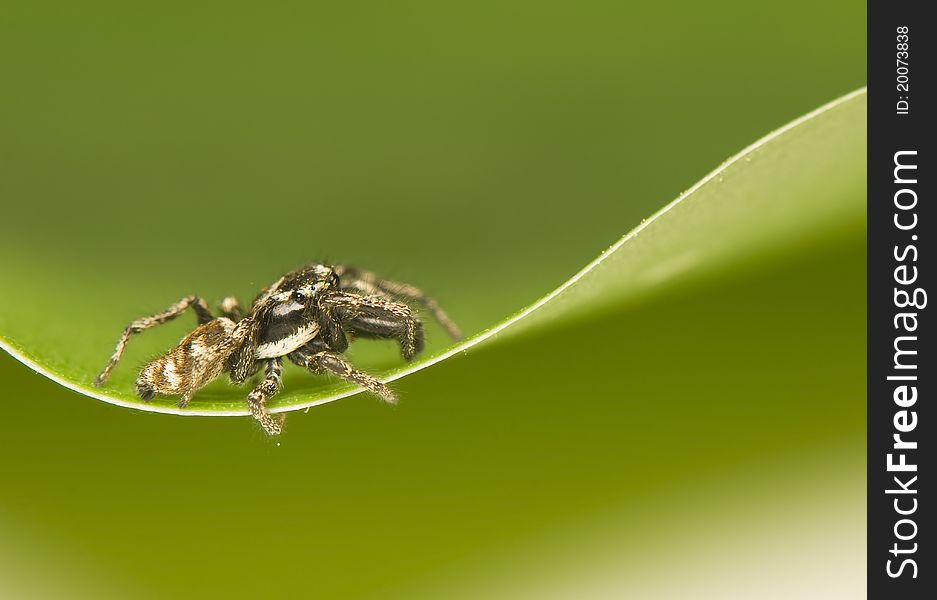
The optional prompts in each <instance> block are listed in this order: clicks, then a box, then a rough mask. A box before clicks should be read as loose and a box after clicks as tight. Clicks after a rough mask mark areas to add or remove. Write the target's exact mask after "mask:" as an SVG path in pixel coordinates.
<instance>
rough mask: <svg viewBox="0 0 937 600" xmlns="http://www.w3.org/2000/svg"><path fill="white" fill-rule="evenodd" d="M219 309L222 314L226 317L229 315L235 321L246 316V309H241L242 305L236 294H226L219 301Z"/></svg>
mask: <svg viewBox="0 0 937 600" xmlns="http://www.w3.org/2000/svg"><path fill="white" fill-rule="evenodd" d="M218 310H219V311H221V314H222V315H223V316H225V317H228V318H229V319H231V320H232V321H234V322H235V323H237V322H238V321H240V320H241V319H243V318H244V311H243V310H241V305H240V303H238V299H237V298H235V297H234V296H226V297H225V298H223V299H222V300H221V302H219V303H218Z"/></svg>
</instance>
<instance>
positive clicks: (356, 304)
mask: <svg viewBox="0 0 937 600" xmlns="http://www.w3.org/2000/svg"><path fill="white" fill-rule="evenodd" d="M322 303H323V304H324V305H326V306H327V307H328V308H329V309H330V310H331V311H332V314H334V315H335V318H337V319H338V320H339V321H340V322H341V324H342V327H343V328H345V329H346V330H348V331H349V333H351V334H353V335H354V334H357V335H361V336H364V337H377V338H393V339H396V340H397V341H399V342H400V353H401V354H402V355H403V357H404V358H405V359H406V360H407V361H411V360H413V357H414V356H416V355H417V354H419V353H420V352H421V351H422V350H423V324H422V323H420V321H419V320H417V318H416V317H415V316H414V315H413V311H412V310H410V307H409V306H407V305H406V304H401V303H400V302H394V301H393V300H390V299H388V298H386V297H384V296H359V295H357V294H349V293H346V292H334V293H331V294H328V295H327V296H325V297H324V298H323V299H322Z"/></svg>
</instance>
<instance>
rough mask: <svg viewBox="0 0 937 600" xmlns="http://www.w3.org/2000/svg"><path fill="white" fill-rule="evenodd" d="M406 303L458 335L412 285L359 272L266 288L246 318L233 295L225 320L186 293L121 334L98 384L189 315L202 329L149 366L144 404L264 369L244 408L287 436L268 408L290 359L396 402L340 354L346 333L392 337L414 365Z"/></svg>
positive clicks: (327, 273)
mask: <svg viewBox="0 0 937 600" xmlns="http://www.w3.org/2000/svg"><path fill="white" fill-rule="evenodd" d="M401 301H409V302H414V303H416V304H420V305H422V306H423V307H424V308H425V309H427V310H428V311H430V312H431V313H433V316H434V317H436V319H437V320H438V321H439V322H440V324H441V325H442V326H443V327H444V328H445V329H446V331H447V332H448V333H449V335H451V336H452V337H453V338H455V339H458V338H459V337H460V336H461V334H460V333H459V329H458V328H457V327H456V325H455V323H453V322H452V321H451V320H450V319H449V317H448V316H446V313H444V312H443V311H442V309H441V308H439V306H438V305H437V304H436V302H435V301H434V300H433V299H432V298H430V297H428V296H426V295H425V294H424V293H423V292H421V291H420V290H419V289H417V288H415V287H413V286H411V285H408V284H405V283H400V282H396V281H389V280H386V279H380V278H378V277H376V276H375V275H373V274H372V273H369V272H367V271H360V270H358V269H355V268H353V267H348V266H336V267H330V266H326V265H320V264H312V265H307V266H305V267H302V268H301V269H297V270H296V271H293V272H291V273H287V274H286V275H284V276H283V277H280V278H279V279H278V280H277V281H275V282H274V283H273V284H272V285H270V286H268V287H266V288H264V289H263V290H261V292H260V294H259V295H258V296H257V297H256V298H255V299H254V301H253V303H252V304H251V307H250V310H249V311H247V314H244V313H243V312H242V310H241V308H240V306H239V305H238V302H237V300H236V299H235V298H233V297H228V298H225V299H224V300H222V302H221V305H220V309H221V313H222V315H223V316H221V317H215V316H213V315H212V313H211V311H210V310H209V308H208V305H207V304H206V303H205V301H204V300H202V299H201V298H199V297H197V296H187V297H185V298H183V299H182V300H180V301H179V302H177V303H175V304H173V305H172V306H170V307H169V308H168V309H166V310H165V311H163V312H161V313H158V314H155V315H152V316H150V317H143V318H141V319H137V320H136V321H134V322H133V323H131V324H130V325H128V326H127V327H125V328H124V331H123V334H122V335H121V336H120V339H119V340H118V341H117V348H116V349H115V350H114V355H113V356H111V360H110V362H108V364H107V366H106V367H105V368H104V370H103V371H102V372H101V374H100V375H98V376H97V378H96V379H95V380H94V384H95V385H102V384H103V383H104V382H105V381H106V380H107V377H108V376H109V375H110V373H111V370H112V369H113V368H114V366H115V365H116V364H117V361H118V360H120V357H121V355H122V354H123V352H124V347H125V346H126V344H127V340H128V339H129V338H130V336H131V335H133V334H134V333H139V332H141V331H144V330H146V329H150V328H152V327H155V326H156V325H160V324H162V323H165V322H167V321H170V320H172V319H174V318H176V317H177V316H179V315H180V314H182V313H183V312H185V310H186V309H187V308H192V309H193V310H194V311H195V314H196V316H197V318H198V323H199V324H198V327H196V328H195V329H194V330H192V332H191V333H189V334H188V335H187V336H185V337H184V338H183V339H182V341H181V342H180V343H179V345H178V346H176V347H175V348H173V349H171V350H170V351H169V352H167V353H166V354H164V355H163V356H160V357H159V358H157V359H155V360H153V361H151V362H150V363H148V364H147V365H146V366H144V367H143V369H142V370H141V371H140V375H139V377H137V383H136V388H137V393H138V394H139V395H140V397H141V398H143V400H144V401H149V400H150V399H151V398H152V397H153V396H154V395H156V394H165V395H172V396H181V400H180V401H179V406H180V407H185V406H186V405H187V404H188V403H189V400H191V398H192V395H193V394H195V392H196V391H198V390H199V388H201V387H202V386H204V385H205V384H207V383H208V382H210V381H212V380H213V379H215V378H217V377H219V376H220V375H221V374H222V373H228V374H229V377H230V378H231V381H233V382H234V383H243V382H244V381H246V380H247V379H248V378H249V377H251V376H252V375H254V374H255V373H257V372H258V371H259V370H260V369H262V368H263V369H264V370H265V376H264V379H263V381H261V382H260V383H259V384H258V385H257V386H256V387H254V389H253V390H252V391H251V392H250V393H249V394H248V396H247V402H248V406H249V407H250V410H251V414H252V415H254V418H255V419H257V420H258V421H259V422H260V424H261V425H262V426H263V428H264V429H265V430H266V431H267V432H268V433H270V434H271V435H275V434H278V433H280V428H281V423H282V420H278V419H274V418H273V417H271V416H270V415H269V414H268V413H267V412H266V410H265V409H264V404H265V403H266V401H267V400H269V399H270V398H271V397H272V396H273V395H274V394H276V393H277V391H278V390H279V388H280V369H281V367H282V363H283V357H284V356H285V357H287V358H289V359H290V360H291V361H292V362H294V363H296V364H297V365H300V366H301V367H304V368H307V369H310V370H312V371H314V372H317V373H322V372H327V373H332V374H334V375H337V376H339V377H341V378H343V379H346V380H348V381H351V382H354V383H357V384H358V385H361V386H362V387H364V388H366V389H368V390H370V391H371V392H373V393H375V394H377V395H378V396H380V397H382V398H383V399H384V400H386V401H388V402H395V401H396V396H395V395H394V392H393V391H392V390H391V389H390V388H389V387H387V386H386V385H385V384H383V383H381V382H380V381H378V380H377V379H375V378H374V377H371V376H370V375H368V374H366V373H362V372H361V371H358V370H356V369H355V368H354V367H353V366H352V365H351V364H350V363H348V361H347V360H345V358H344V357H343V356H342V355H341V354H342V353H343V352H344V351H345V350H346V349H347V348H348V336H351V337H352V338H357V337H366V338H391V339H394V340H397V341H398V342H399V343H400V351H401V354H403V357H404V358H405V359H406V360H408V361H410V360H413V357H414V356H416V355H417V354H418V353H419V352H420V351H421V350H422V349H423V325H422V323H421V322H420V321H419V319H417V317H416V316H415V315H414V313H413V311H412V310H411V308H410V307H409V306H408V305H407V304H404V303H403V302H401Z"/></svg>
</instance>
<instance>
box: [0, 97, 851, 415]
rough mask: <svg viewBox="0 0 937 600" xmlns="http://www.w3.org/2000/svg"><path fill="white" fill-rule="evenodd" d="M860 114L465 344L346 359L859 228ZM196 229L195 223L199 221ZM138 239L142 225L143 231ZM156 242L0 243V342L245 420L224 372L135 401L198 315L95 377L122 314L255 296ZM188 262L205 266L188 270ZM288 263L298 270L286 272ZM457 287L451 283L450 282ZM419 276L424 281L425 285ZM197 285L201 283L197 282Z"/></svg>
mask: <svg viewBox="0 0 937 600" xmlns="http://www.w3.org/2000/svg"><path fill="white" fill-rule="evenodd" d="M865 113H866V92H865V90H864V89H863V90H859V91H856V92H854V93H852V94H849V95H847V96H845V97H843V98H840V99H838V100H836V101H834V102H831V103H830V104H827V105H825V106H823V107H821V108H819V109H817V110H815V111H813V112H811V113H809V114H807V115H805V116H803V117H801V118H800V119H797V120H796V121H794V122H792V123H790V124H788V125H787V126H785V127H783V128H781V129H779V130H777V131H775V132H774V133H771V134H770V135H768V136H766V137H764V138H762V139H761V140H759V141H758V142H756V143H755V144H752V145H751V146H749V147H748V148H746V149H745V150H743V151H742V152H740V153H739V154H737V155H736V156H734V157H732V158H731V159H730V160H728V161H727V162H726V163H724V164H723V165H721V166H720V167H719V168H718V169H716V170H715V171H713V172H712V173H710V174H709V175H707V176H706V177H705V178H703V179H702V180H701V181H700V182H699V183H697V184H696V185H694V186H693V187H692V188H691V189H689V190H688V191H686V192H685V193H684V194H682V195H681V196H680V197H678V198H677V199H676V200H674V201H673V202H671V203H670V204H668V205H667V206H665V207H664V208H662V209H661V210H660V211H658V212H657V213H656V214H654V215H653V216H652V217H650V218H649V219H647V220H645V221H644V222H642V223H641V225H640V226H638V227H637V228H635V229H634V230H632V231H631V232H630V233H628V234H627V235H626V236H624V237H623V238H622V239H621V240H619V241H618V242H617V243H615V244H614V245H613V246H611V247H610V248H609V249H608V250H606V251H605V252H603V253H602V254H601V256H599V257H598V258H596V259H595V260H594V261H593V262H591V263H590V264H588V265H587V266H586V267H585V268H583V269H582V270H581V271H580V272H579V273H577V274H576V275H575V276H573V277H572V278H570V279H569V280H567V281H566V282H565V283H563V284H562V285H561V286H559V287H558V288H557V289H556V290H554V291H553V292H551V293H549V294H548V295H546V296H544V297H542V298H541V299H539V300H538V301H536V302H534V303H533V304H531V305H530V306H528V307H527V308H525V309H523V310H521V311H519V312H517V313H515V314H513V315H512V316H510V317H508V318H506V319H504V320H502V321H500V322H498V323H497V324H495V325H492V326H490V327H488V328H487V329H484V330H483V331H481V332H479V333H476V334H475V335H474V336H472V337H471V338H469V339H467V340H466V341H465V342H463V343H461V344H458V345H455V346H451V347H447V346H446V345H445V340H444V336H442V335H440V334H439V333H440V332H439V330H438V329H436V330H431V331H432V332H434V333H436V335H434V336H432V343H431V345H430V347H429V349H428V352H427V353H426V355H425V356H424V357H423V358H422V359H420V360H418V361H417V362H415V363H414V364H412V365H407V366H403V367H401V366H395V363H396V362H399V360H397V359H395V358H394V355H393V351H392V348H390V347H389V346H388V345H377V346H372V347H371V348H367V347H360V348H359V347H358V345H356V346H355V347H354V348H353V349H352V351H351V353H350V356H351V358H352V359H353V361H354V362H356V364H358V365H359V366H360V367H362V368H364V369H365V370H368V371H370V372H373V373H376V374H378V375H380V376H381V377H382V378H383V379H385V380H388V381H392V380H395V379H399V378H401V377H404V376H406V375H408V374H411V373H413V372H416V371H419V370H420V369H424V368H427V367H429V366H431V365H434V364H436V363H439V362H441V361H443V360H445V359H447V358H449V357H451V356H453V355H456V354H458V353H461V352H464V351H466V350H469V349H472V348H473V347H475V346H477V345H479V344H481V343H483V342H491V341H493V340H498V339H502V338H504V337H506V336H511V335H518V334H520V333H524V332H527V331H530V330H533V329H543V328H547V327H557V326H559V325H561V324H568V323H570V322H572V321H574V320H575V319H580V318H583V317H584V316H585V315H590V314H601V313H602V312H604V311H607V310H610V309H611V308H613V307H620V306H621V305H622V304H626V303H634V302H638V301H641V300H643V299H647V298H649V297H651V296H652V295H653V294H661V293H665V292H666V291H667V290H668V289H669V288H670V287H672V286H677V285H686V284H687V283H690V282H694V281H701V280H705V279H706V278H711V277H714V276H717V275H718V274H719V273H720V272H722V271H724V270H727V269H737V268H757V265H758V264H759V262H761V261H763V260H765V259H766V258H767V257H771V256H777V255H782V254H785V253H790V252H796V251H797V250H798V249H799V248H803V247H806V246H807V245H809V243H810V242H811V241H812V240H815V239H817V238H820V237H835V236H837V235H840V234H841V233H842V232H845V231H854V230H855V229H856V228H857V227H862V224H863V223H864V221H863V219H864V208H865V207H864V204H863V202H862V199H863V198H864V190H865V150H864V149H865ZM567 210H571V211H572V210H575V207H569V208H567ZM573 216H574V215H571V218H572V217H573ZM202 223H205V225H204V226H205V227H206V228H212V227H221V226H222V225H221V223H222V221H220V220H219V221H212V220H208V221H207V222H206V221H204V220H203V221H202ZM194 233H195V234H198V233H200V231H199V230H198V229H195V231H194ZM146 234H147V232H145V231H143V232H141V238H143V237H147V236H146ZM243 245H244V244H243V243H242V242H237V243H234V244H232V247H231V248H224V249H223V252H224V253H226V254H225V257H226V258H227V260H225V261H223V262H225V263H226V264H228V265H230V264H231V263H232V262H233V263H235V264H236V263H237V261H238V259H239V256H238V253H239V252H245V250H244V248H242V246H243ZM164 250H165V254H164V255H163V256H164V257H165V260H164V261H162V262H161V261H159V260H150V261H149V262H144V263H142V264H140V263H138V264H135V265H128V264H126V263H125V262H121V260H120V256H119V253H120V250H119V249H115V253H116V254H118V256H116V257H115V256H112V255H103V256H91V257H90V259H89V258H88V257H84V258H83V257H81V256H65V257H63V256H54V257H53V256H48V255H44V254H43V252H42V249H41V248H32V249H30V251H29V252H25V251H24V249H23V248H17V249H9V248H8V249H6V250H5V251H4V252H3V253H2V256H3V258H2V262H0V277H2V279H0V281H2V283H3V294H2V299H0V347H2V348H3V349H4V350H6V351H7V352H9V353H10V354H11V355H13V356H14V357H15V358H17V359H18V360H20V361H21V362H23V363H24V364H26V365H28V366H30V367H31V368H33V369H34V370H36V371H37V372H39V373H41V374H43V375H45V376H47V377H49V378H51V379H53V380H55V381H56V382H58V383H60V384H61V385H63V386H66V387H68V388H70V389H72V390H75V391H77V392H80V393H82V394H85V395H87V396H90V397H93V398H97V399H100V400H103V401H106V402H110V403H113V404H117V405H121V406H128V407H133V408H138V409H141V410H146V411H153V412H162V413H173V414H186V415H213V416H224V415H245V414H247V410H246V408H245V404H244V400H243V398H244V395H245V394H246V390H245V389H244V388H237V387H234V386H231V385H229V384H227V383H226V382H225V381H221V380H219V381H217V382H215V383H213V384H211V385H209V386H207V387H206V388H205V389H203V390H202V391H201V392H200V393H199V394H197V395H196V397H195V399H194V400H193V403H192V404H191V405H190V406H189V408H187V409H185V410H179V409H178V408H177V407H176V405H175V399H172V398H160V399H156V400H154V401H153V402H150V403H143V402H142V401H140V399H139V398H137V397H136V396H135V395H134V393H133V380H134V379H135V376H136V371H137V370H138V368H139V366H140V364H141V363H142V362H143V361H145V360H146V359H147V358H150V357H152V356H155V355H157V354H159V353H162V352H163V351H165V349H166V348H168V347H169V346H170V345H171V344H173V343H174V342H175V340H177V339H178V337H180V336H181V335H182V333H184V332H185V330H186V328H187V327H191V325H192V322H193V321H194V318H193V317H192V316H188V315H187V316H184V317H181V318H180V319H178V321H182V322H185V324H178V323H174V324H173V325H172V326H166V327H164V328H159V329H157V330H153V331H148V332H146V333H145V334H142V335H139V336H135V337H134V338H133V339H132V340H131V342H130V346H129V350H128V352H127V354H126V355H125V359H124V360H123V361H122V363H121V364H119V365H118V367H117V369H116V370H115V372H114V375H113V376H112V379H111V380H110V381H109V382H108V383H107V385H106V386H104V387H103V388H95V387H93V386H92V385H91V381H92V379H93V378H94V376H95V375H96V374H97V373H98V372H99V371H100V369H101V368H102V367H103V365H104V363H105V362H106V360H107V358H108V356H109V355H110V352H111V350H112V348H113V344H114V342H115V341H116V338H117V335H118V334H119V332H120V330H121V328H122V327H123V325H125V324H126V323H127V322H128V321H129V320H130V319H133V318H135V317H137V316H141V315H145V314H152V313H154V312H157V311H159V310H161V309H163V308H165V307H166V306H168V305H169V304H170V303H172V302H174V301H175V300H177V299H178V298H180V297H182V296H184V295H187V294H190V293H193V292H195V293H199V294H202V295H204V296H206V297H207V298H209V299H210V300H213V301H217V300H219V299H220V298H221V297H223V296H224V295H227V294H228V293H230V291H231V290H236V291H237V292H238V293H240V294H241V296H242V298H248V297H250V294H251V293H252V290H251V289H250V288H248V287H246V285H245V284H244V282H243V281H241V282H235V281H234V280H233V279H232V280H229V282H228V283H230V284H231V285H232V287H230V288H226V287H225V285H224V284H225V280H224V277H222V275H223V274H231V269H230V266H229V267H228V269H221V270H220V271H218V270H216V271H215V272H214V276H213V277H209V278H208V280H207V282H206V271H208V269H207V265H206V264H203V261H202V259H201V258H200V257H193V256H189V255H187V253H186V249H185V248H178V247H173V248H167V249H164ZM76 254H79V255H80V254H81V252H77V253H76ZM281 260H282V259H281ZM205 262H207V259H206V261H205ZM190 263H198V264H200V265H201V266H202V267H203V268H202V270H193V269H192V266H191V264H190ZM258 263H259V261H258V260H256V259H255V260H254V261H253V262H248V263H246V264H247V265H249V266H246V267H245V271H247V272H248V273H249V279H248V280H249V281H252V282H253V284H254V288H253V291H256V289H257V288H259V287H260V286H262V285H264V284H266V283H268V282H269V281H272V280H274V279H275V278H276V277H277V276H278V275H279V273H277V272H267V273H266V274H264V272H263V269H261V268H260V267H259V266H258ZM291 266H295V265H288V266H287V267H286V268H290V267H291ZM367 266H371V265H367ZM131 267H132V268H131ZM286 268H284V269H283V270H286ZM122 269H123V270H122ZM173 273H176V274H177V275H178V277H177V279H178V284H177V285H174V284H173V282H172V279H171V277H170V275H171V274H173ZM219 273H220V274H219ZM395 275H396V274H395ZM436 279H437V282H438V283H437V285H436V286H435V287H434V292H436V293H438V295H439V296H440V297H442V298H443V300H446V299H447V298H458V297H459V295H458V293H457V292H456V291H455V290H456V286H455V285H451V289H452V290H453V291H451V292H450V291H449V290H448V289H446V288H447V287H449V286H447V281H446V278H445V277H437V278H436ZM453 281H455V280H454V279H451V278H450V279H449V280H448V283H450V284H451V282H453ZM415 283H418V284H420V285H424V283H423V282H422V281H415ZM483 283H484V282H478V284H479V285H482V284H483ZM235 284H236V285H237V286H238V287H235ZM196 285H198V286H199V288H200V289H197V290H196V289H192V287H194V286H196ZM189 286H192V287H189ZM447 292H448V293H447ZM443 303H444V304H446V302H445V301H444V302H443ZM455 304H457V305H458V306H459V307H460V310H457V311H454V314H455V316H456V318H457V319H459V320H463V322H465V320H468V321H469V322H470V323H471V324H475V323H480V322H481V318H482V317H481V316H480V315H483V314H485V310H483V309H482V308H479V309H478V311H476V313H475V314H472V313H471V306H472V304H471V300H470V299H463V301H462V302H458V301H456V302H455ZM479 306H481V305H479ZM489 310H490V308H489ZM502 314H503V313H502ZM476 328H477V327H476ZM358 391H360V390H358V389H356V388H352V387H349V386H347V385H344V384H343V383H340V382H335V381H330V380H328V379H325V378H322V377H315V376H312V375H310V374H307V373H304V372H301V371H299V370H298V369H294V370H292V371H289V372H287V374H286V376H285V389H284V391H283V392H281V393H280V395H279V396H277V398H276V399H275V401H274V402H272V404H271V407H270V408H271V411H273V412H282V411H290V410H298V409H304V408H308V407H311V406H315V405H318V404H323V403H326V402H330V401H333V400H337V399H339V398H343V397H346V396H349V395H351V394H354V393H357V392H358Z"/></svg>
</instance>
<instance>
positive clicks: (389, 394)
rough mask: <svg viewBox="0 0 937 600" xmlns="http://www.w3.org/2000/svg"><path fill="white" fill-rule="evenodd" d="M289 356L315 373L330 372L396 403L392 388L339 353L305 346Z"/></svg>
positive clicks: (389, 401)
mask: <svg viewBox="0 0 937 600" xmlns="http://www.w3.org/2000/svg"><path fill="white" fill-rule="evenodd" d="M289 358H290V360H292V361H293V362H294V363H296V364H297V365H299V366H301V367H305V368H307V369H309V370H311V371H313V372H316V373H320V372H322V371H326V372H329V373H332V374H333V375H337V376H339V377H341V378H342V379H344V380H345V381H350V382H352V383H356V384H358V385H360V386H361V387H363V388H364V389H366V390H368V391H369V392H371V393H373V394H376V395H378V396H380V397H381V398H383V399H384V401H385V402H388V403H390V404H397V395H396V394H395V393H394V391H393V390H392V389H390V388H389V387H388V386H387V385H385V384H383V383H381V382H380V381H378V380H377V379H376V378H374V377H372V376H371V375H368V374H367V373H364V372H362V371H359V370H357V369H355V368H354V366H352V364H351V363H349V362H348V361H347V360H345V358H344V357H343V356H342V355H340V354H336V353H335V352H330V351H328V350H322V351H318V352H316V351H310V350H309V349H307V348H302V349H299V350H296V351H294V352H293V353H291V354H290V355H289Z"/></svg>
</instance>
